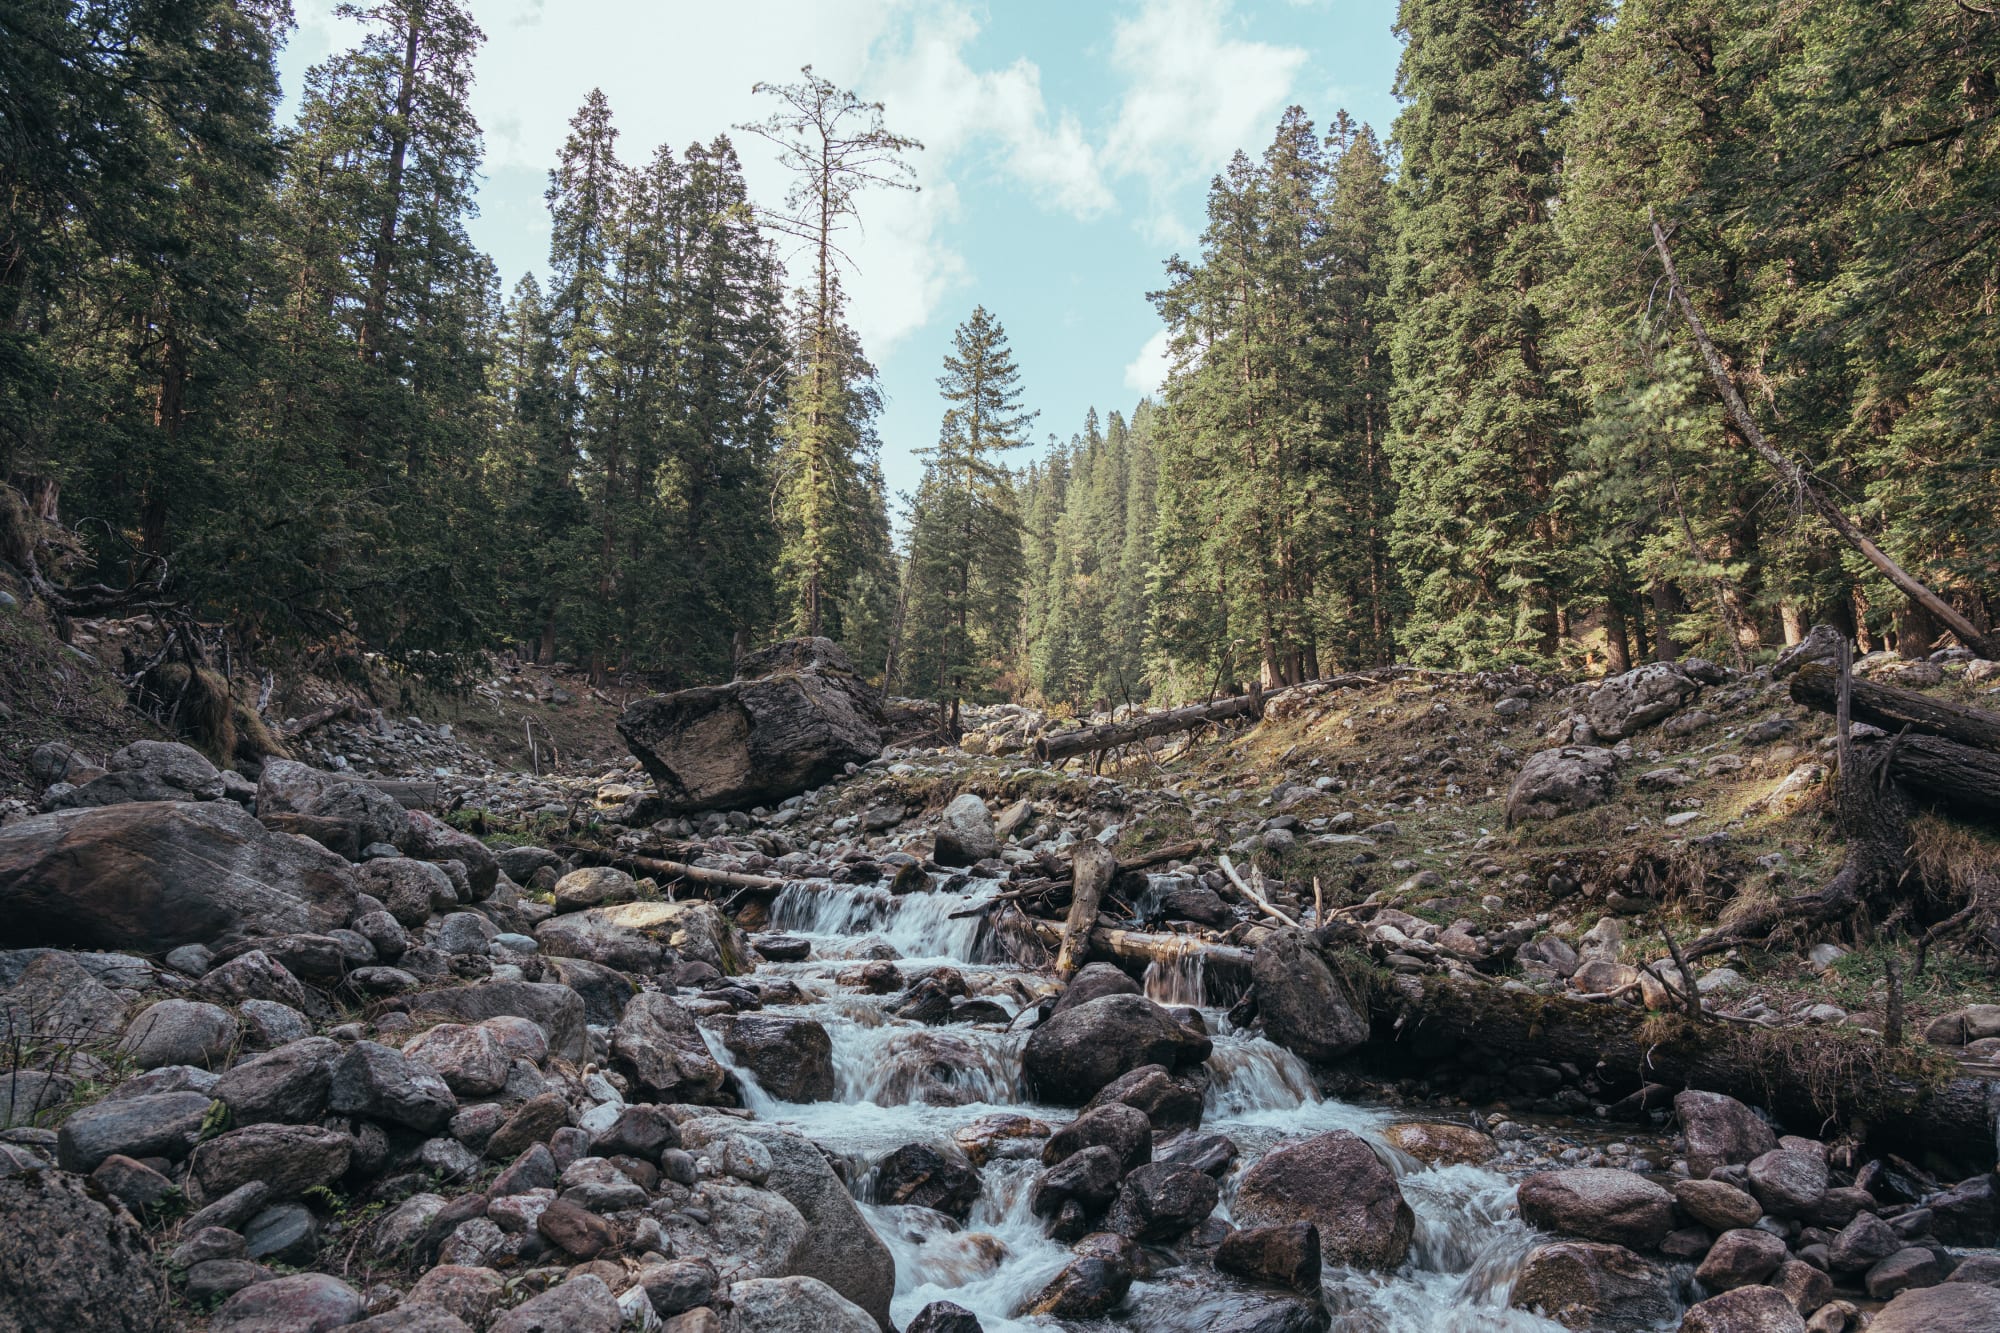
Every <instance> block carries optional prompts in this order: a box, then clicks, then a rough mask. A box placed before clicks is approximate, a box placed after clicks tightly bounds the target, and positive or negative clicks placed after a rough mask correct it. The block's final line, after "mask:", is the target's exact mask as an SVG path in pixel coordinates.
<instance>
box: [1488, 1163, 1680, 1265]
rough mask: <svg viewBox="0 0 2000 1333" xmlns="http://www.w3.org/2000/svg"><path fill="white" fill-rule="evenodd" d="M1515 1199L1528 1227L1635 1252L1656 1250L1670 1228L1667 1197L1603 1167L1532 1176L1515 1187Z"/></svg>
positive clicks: (1646, 1182)
mask: <svg viewBox="0 0 2000 1333" xmlns="http://www.w3.org/2000/svg"><path fill="white" fill-rule="evenodd" d="M1519 1199H1520V1204H1521V1220H1522V1221H1524V1222H1526V1223H1528V1225H1530V1226H1534V1227H1540V1228H1542V1229H1543V1230H1547V1231H1557V1232H1561V1233H1563V1234H1565V1235H1570V1236H1580V1237H1582V1238H1583V1239H1585V1240H1596V1241H1603V1242H1605V1243H1607V1244H1612V1245H1624V1246H1627V1247H1629V1248H1631V1249H1635V1250H1651V1249H1655V1248H1657V1247H1658V1246H1659V1243H1660V1242H1661V1241H1662V1240H1664V1239H1665V1238H1666V1235H1667V1233H1668V1232H1669V1231H1671V1230H1673V1225H1674V1202H1673V1196H1672V1195H1670V1194H1668V1193H1667V1192H1666V1191H1665V1190H1663V1189H1661V1188H1660V1187H1659V1186H1658V1185H1655V1184H1653V1183H1652V1182H1651V1181H1649V1180H1647V1179H1646V1178H1645V1177H1643V1176H1640V1175H1637V1174H1635V1173H1634V1172H1631V1171H1620V1170H1615V1169H1612V1168H1609V1167H1575V1168H1571V1169H1569V1170H1566V1171H1542V1172H1538V1173H1536V1174H1535V1175H1532V1176H1529V1177H1528V1178H1527V1179H1526V1180H1524V1181H1522V1182H1521V1186H1520V1190H1519Z"/></svg>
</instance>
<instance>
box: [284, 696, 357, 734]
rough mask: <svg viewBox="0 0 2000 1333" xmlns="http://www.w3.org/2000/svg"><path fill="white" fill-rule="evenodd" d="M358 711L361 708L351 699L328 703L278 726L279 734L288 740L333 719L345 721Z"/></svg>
mask: <svg viewBox="0 0 2000 1333" xmlns="http://www.w3.org/2000/svg"><path fill="white" fill-rule="evenodd" d="M360 711H361V710H360V709H359V708H358V707H356V706H355V705H354V703H353V702H352V701H351V700H343V701H342V702H340V703H336V704H328V705H327V706H326V707H324V708H318V709H314V710H313V711H312V712H310V713H307V714H306V715H305V716H304V717H302V718H297V719H295V720H294V721H292V722H289V723H287V724H285V725H284V726H283V727H281V728H279V734H280V735H281V736H283V737H284V738H285V739H286V740H288V741H289V740H295V739H297V738H298V737H300V736H303V735H305V734H306V733H307V732H308V731H312V730H314V729H316V728H318V727H323V726H325V725H326V724H327V723H329V722H332V721H335V720H341V721H345V720H347V719H350V718H353V717H355V716H356V715H357V714H359V713H360Z"/></svg>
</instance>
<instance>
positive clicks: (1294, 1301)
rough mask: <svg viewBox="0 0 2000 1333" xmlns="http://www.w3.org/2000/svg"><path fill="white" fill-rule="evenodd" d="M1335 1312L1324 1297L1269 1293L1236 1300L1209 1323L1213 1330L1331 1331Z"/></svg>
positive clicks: (1254, 1332) (1222, 1332) (1265, 1332)
mask: <svg viewBox="0 0 2000 1333" xmlns="http://www.w3.org/2000/svg"><path fill="white" fill-rule="evenodd" d="M1332 1326H1333V1316H1332V1314H1331V1312H1330V1311H1328V1309H1327V1308H1326V1304H1325V1302H1324V1301H1322V1300H1319V1299H1317V1298H1315V1299H1313V1300H1305V1299H1303V1298H1301V1297H1297V1296H1265V1295H1259V1296H1255V1297H1253V1298H1251V1299H1250V1300H1249V1301H1248V1302H1247V1303H1242V1304H1234V1303H1233V1304H1232V1305H1231V1306H1230V1307H1228V1308H1227V1310H1226V1312H1225V1313H1222V1314H1220V1315H1219V1317H1218V1318H1217V1319H1216V1321H1215V1322H1214V1323H1212V1324H1210V1325H1208V1329H1209V1331H1210V1333H1327V1330H1328V1329H1329V1328H1331V1327H1332Z"/></svg>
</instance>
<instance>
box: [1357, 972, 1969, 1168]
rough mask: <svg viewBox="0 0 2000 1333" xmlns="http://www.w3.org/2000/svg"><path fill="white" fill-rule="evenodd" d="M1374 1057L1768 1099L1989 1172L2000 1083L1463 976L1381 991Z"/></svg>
mask: <svg viewBox="0 0 2000 1333" xmlns="http://www.w3.org/2000/svg"><path fill="white" fill-rule="evenodd" d="M1375 1009H1376V1016H1377V1019H1378V1021H1377V1023H1376V1032H1375V1038H1374V1040H1373V1041H1372V1042H1371V1043H1370V1047H1369V1051H1370V1054H1372V1055H1373V1056H1375V1057H1376V1058H1378V1059H1386V1060H1389V1061H1391V1062H1393V1063H1399V1064H1400V1063H1404V1062H1408V1063H1411V1064H1413V1065H1416V1066H1420V1067H1423V1068H1426V1069H1428V1068H1431V1067H1434V1066H1435V1064H1436V1063H1437V1061H1438V1060H1440V1059H1441V1058H1443V1057H1444V1056H1446V1055H1447V1054H1448V1053H1449V1052H1450V1051H1451V1050H1453V1049H1456V1048H1458V1047H1460V1046H1462V1047H1464V1048H1465V1049H1467V1050H1473V1051H1477V1052H1479V1053H1480V1055H1481V1056H1482V1057H1483V1058H1484V1059H1485V1060H1486V1061H1487V1062H1488V1063H1493V1064H1501V1063H1503V1062H1504V1063H1506V1064H1512V1063H1526V1062H1529V1061H1535V1062H1541V1063H1546V1064H1550V1065H1559V1064H1562V1063H1564V1062H1568V1063H1571V1064H1574V1065H1576V1067H1577V1068H1579V1069H1583V1070H1591V1069H1593V1068H1594V1069H1596V1070H1597V1072H1598V1075H1599V1078H1600V1079H1601V1080H1602V1081H1604V1082H1605V1083H1606V1084H1607V1085H1609V1086H1610V1087H1611V1088H1612V1089H1613V1091H1614V1093H1615V1092H1616V1091H1617V1090H1619V1089H1631V1090H1633V1091H1634V1092H1636V1091H1637V1090H1638V1089H1640V1088H1641V1087H1642V1086H1645V1085H1655V1086H1658V1087H1661V1088H1663V1089H1664V1090H1666V1091H1668V1092H1672V1091H1679V1090H1680V1089H1682V1088H1699V1089H1703V1090H1706V1091H1711V1092H1723V1093H1728V1094H1729V1095H1730V1096H1732V1097H1738V1098H1741V1099H1743V1100H1745V1101H1749V1102H1754V1103H1759V1104H1761V1105H1763V1106H1765V1107H1767V1108H1769V1109H1770V1110H1771V1111H1772V1112H1774V1113H1775V1114H1776V1115H1777V1116H1778V1117H1779V1118H1780V1119H1782V1120H1783V1121H1784V1122H1785V1123H1786V1125H1787V1126H1788V1127H1790V1128H1794V1129H1796V1130H1797V1131H1798V1132H1800V1133H1803V1134H1810V1135H1814V1136H1818V1137H1823V1136H1824V1135H1825V1133H1826V1131H1827V1128H1828V1122H1829V1121H1836V1120H1837V1121H1840V1122H1842V1123H1844V1124H1848V1125H1852V1126H1854V1127H1856V1128H1859V1129H1861V1130H1863V1131H1864V1132H1865V1135H1866V1137H1867V1138H1868V1139H1869V1140H1870V1142H1871V1144H1872V1145H1873V1146H1876V1147H1881V1148H1887V1149H1890V1150H1894V1151H1906V1152H1909V1153H1910V1155H1912V1156H1917V1155H1920V1154H1923V1153H1930V1152H1937V1153H1941V1154H1943V1155H1944V1156H1946V1157H1950V1158H1952V1159H1954V1160H1963V1161H1965V1162H1966V1163H1967V1164H1968V1165H1977V1166H1978V1167H1979V1169H1981V1170H1988V1169H1991V1167H1992V1165H1993V1162H1994V1160H1995V1154H1996V1142H2000V1140H1996V1134H2000V1082H1995V1081H1994V1080H1991V1079H1986V1078H1979V1077H1972V1076H1969V1075H1966V1076H1959V1075H1954V1074H1953V1073H1952V1071H1951V1069H1950V1066H1949V1064H1948V1062H1947V1060H1946V1057H1944V1056H1941V1055H1936V1054H1926V1053H1925V1052H1924V1051H1923V1049H1922V1048H1920V1047H1919V1048H1905V1049H1901V1050H1889V1049H1886V1048H1884V1047H1883V1046H1881V1045H1880V1044H1879V1043H1877V1042H1875V1041H1873V1040H1871V1039H1867V1038H1864V1037H1860V1036H1858V1035H1857V1034H1854V1033H1851V1032H1845V1033H1844V1032H1840V1031H1838V1030H1825V1031H1822V1030H1817V1029H1801V1028H1778V1029H1767V1028H1758V1027H1749V1026H1731V1025H1718V1024H1712V1023H1705V1024H1696V1023H1694V1022H1692V1021H1690V1020H1688V1019H1686V1018H1684V1017H1679V1016H1675V1017H1673V1018H1672V1019H1671V1020H1670V1021H1671V1024H1672V1026H1671V1027H1670V1028H1669V1029H1668V1030H1667V1031H1666V1032H1665V1033H1664V1034H1663V1033H1662V1031H1661V1022H1662V1016H1661V1015H1658V1014H1648V1013H1646V1012H1644V1011H1642V1010H1637V1009H1633V1008H1631V1007H1629V1006H1625V1005H1604V1004H1588V1003H1584V1002H1582V1001H1580V1000H1573V999H1568V998H1564V997H1558V996H1545V995H1533V994H1524V993H1519V992H1514V991H1510V990H1507V989H1506V988H1504V987H1500V986H1494V985H1492V984H1490V983H1484V982H1479V981H1475V980H1471V979H1469V978H1464V977H1455V976H1444V975H1431V976H1425V977H1398V978H1395V979H1393V980H1392V981H1391V982H1390V983H1389V984H1388V986H1386V987H1384V988H1382V991H1381V992H1378V995H1377V997H1376V1002H1375Z"/></svg>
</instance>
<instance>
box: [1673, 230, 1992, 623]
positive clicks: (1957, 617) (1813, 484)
mask: <svg viewBox="0 0 2000 1333" xmlns="http://www.w3.org/2000/svg"><path fill="white" fill-rule="evenodd" d="M1650 220H1651V221H1652V224H1653V247H1654V249H1656V250H1657V251H1658V252H1659V255H1660V267H1661V268H1662V269H1663V270H1664V271H1665V273H1666V276H1667V295H1668V297H1669V299H1671V300H1672V301H1673V303H1674V305H1675V306H1676V307H1678V308H1679V310H1680V312H1681V319H1682V320H1683V321H1684V322H1685V323H1686V324H1687V327H1688V332H1689V333H1690V334H1692V335H1693V337H1694V341H1695V346H1696V347H1697V348H1698V349H1699V350H1700V352H1701V359H1702V362H1703V364H1704V365H1706V366H1707V367H1708V375H1709V378H1710V379H1711V380H1713V381H1714V382H1715V388H1716V391H1717V392H1718V393H1720V394H1721V395H1722V405H1723V409H1724V411H1725V412H1726V413H1727V415H1728V417H1729V423H1730V425H1731V426H1733V427H1735V429H1736V433H1737V434H1739V435H1741V436H1742V437H1743V439H1744V442H1745V443H1747V444H1748V445H1749V446H1750V447H1751V448H1752V449H1753V450H1755V451H1756V453H1757V456H1758V457H1760V458H1762V459H1763V460H1764V461H1765V462H1766V463H1767V464H1769V465H1770V467H1771V469H1772V471H1774V472H1776V473H1777V474H1778V477H1779V479H1780V480H1781V481H1783V482H1784V483H1785V487H1786V489H1788V490H1790V491H1791V492H1792V493H1793V494H1794V495H1796V496H1797V497H1798V498H1799V499H1800V500H1801V501H1803V502H1804V503H1806V504H1809V505H1811V506H1812V507H1813V509H1815V510H1816V511H1818V513H1819V516H1820V517H1821V518H1823V519H1825V520H1826V522H1827V526H1828V527H1831V528H1832V529H1833V530H1834V531H1835V532H1837V533H1839V534H1840V535H1841V537H1842V538H1844V539H1845V540H1846V541H1847V543H1848V545H1850V546H1852V547H1853V548H1854V549H1855V550H1857V551H1859V552H1860V553H1861V554H1862V556H1863V558H1865V559H1866V560H1867V561H1868V563H1869V564H1871V565H1873V566H1875V568H1876V569H1878V570H1880V571H1881V572H1882V575H1883V577H1885V578H1887V579H1888V580H1889V582H1891V583H1893V584H1895V585H1896V587H1897V589H1898V590H1899V591H1901V592H1902V593H1903V595H1904V596H1906V597H1908V598H1909V599H1910V600H1911V601H1913V602H1915V603H1917V604H1918V605H1919V606H1921V607H1923V608H1924V610H1926V611H1928V612H1930V613H1931V614H1932V615H1933V616H1935V617H1937V620H1938V623H1939V624H1941V625H1943V626H1944V627H1945V628H1946V629H1949V630H1950V631H1951V632H1952V633H1953V634H1956V635H1957V636H1958V639H1959V642H1960V643H1963V644H1964V645H1965V646H1966V647H1968V648H1971V649H1972V650H1973V651H1974V652H1977V653H1978V654H1979V655H1980V656H1981V657H2000V639H1996V638H1995V637H1993V636H1990V635H1985V634H1981V633H1980V632H1979V629H1978V627H1977V626H1975V625H1974V624H1973V623H1972V622H1971V621H1970V620H1967V619H1966V618H1965V616H1963V615H1962V614H1960V612H1959V610H1958V608H1957V607H1955V606H1953V605H1952V604H1951V603H1949V602H1947V601H1945V600H1944V598H1942V597H1940V596H1938V595H1937V594H1936V593H1934V592H1932V591H1931V590H1930V589H1929V588H1928V587H1926V586H1925V585H1924V584H1923V583H1921V582H1920V581H1918V580H1917V579H1916V578H1915V577H1914V576H1913V575H1911V574H1910V573H1909V571H1907V570H1905V569H1904V568H1903V567H1902V566H1901V565H1899V564H1897V563H1896V562H1895V561H1894V560H1893V559H1891V558H1890V556H1889V554H1888V553H1887V552H1886V551H1884V550H1883V549H1882V548H1881V547H1879V546H1877V545H1876V544H1875V543H1874V542H1872V541H1870V540H1869V539H1868V535H1867V534H1866V533H1864V532H1862V531H1861V529H1860V528H1859V527H1858V526H1856V524H1855V522H1854V520H1853V519H1851V518H1849V517H1848V516H1847V515H1846V513H1845V512H1843V511H1842V509H1841V508H1840V506H1839V505H1837V504H1835V503H1834V502H1833V498H1832V497H1831V496H1829V495H1828V494H1827V493H1826V490H1825V489H1824V488H1823V487H1822V486H1821V485H1820V484H1819V480H1818V478H1816V477H1814V476H1813V475H1812V473H1811V472H1810V471H1809V470H1807V469H1806V468H1804V467H1801V466H1800V465H1799V464H1798V463H1796V462H1794V461H1793V460H1791V459H1790V458H1787V457H1786V456H1785V455H1784V454H1783V453H1781V452H1780V451H1779V450H1778V449H1777V447H1776V446H1775V445H1773V444H1772V443H1771V442H1770V441H1769V440H1767V439H1766V438H1764V432H1763V431H1762V430H1761V429H1759V428H1758V425H1757V419H1756V418H1755V417H1753V416H1751V415H1750V408H1749V405H1748V404H1746V403H1745V402H1744V401H1743V395H1742V393H1741V392H1739V391H1738V389H1737V387H1736V378H1735V376H1734V375H1732V374H1731V373H1730V370H1729V366H1728V364H1727V363H1726V362H1725V361H1724V360H1723V359H1722V353H1721V352H1719V351H1717V350H1716V346H1715V343H1714V341H1713V340H1712V339H1710V338H1709V336H1708V329H1707V327H1706V326H1705V325H1703V323H1702V320H1701V316H1700V315H1699V314H1698V313H1696V311H1695V308H1694V302H1693V301H1692V300H1690V299H1689V297H1688V294H1687V291H1686V289H1684V288H1683V287H1682V286H1681V279H1680V274H1679V273H1677V272H1676V271H1675V269H1674V257H1673V255H1672V253H1671V252H1670V251H1668V249H1667V233H1666V230H1665V229H1664V228H1663V227H1661V226H1660V223H1659V220H1658V219H1657V218H1652V219H1650Z"/></svg>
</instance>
